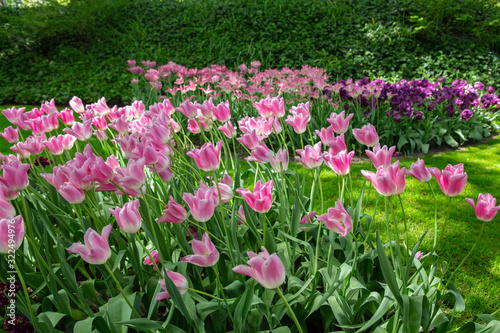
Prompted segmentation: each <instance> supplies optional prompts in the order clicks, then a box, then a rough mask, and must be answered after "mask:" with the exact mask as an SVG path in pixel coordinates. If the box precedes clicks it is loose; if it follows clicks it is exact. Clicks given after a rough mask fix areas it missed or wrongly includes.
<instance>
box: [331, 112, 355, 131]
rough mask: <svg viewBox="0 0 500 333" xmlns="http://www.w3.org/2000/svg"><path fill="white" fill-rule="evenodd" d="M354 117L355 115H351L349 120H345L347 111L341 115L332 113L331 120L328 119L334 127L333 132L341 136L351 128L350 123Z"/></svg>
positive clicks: (348, 117)
mask: <svg viewBox="0 0 500 333" xmlns="http://www.w3.org/2000/svg"><path fill="white" fill-rule="evenodd" d="M353 116H354V114H353V113H351V114H350V115H349V116H347V118H345V111H342V112H341V113H340V114H336V113H335V112H332V114H331V115H330V118H329V119H327V121H328V122H329V123H330V124H331V125H332V127H333V131H334V132H335V133H337V134H341V133H345V132H347V129H348V128H349V121H350V120H351V119H352V117H353Z"/></svg>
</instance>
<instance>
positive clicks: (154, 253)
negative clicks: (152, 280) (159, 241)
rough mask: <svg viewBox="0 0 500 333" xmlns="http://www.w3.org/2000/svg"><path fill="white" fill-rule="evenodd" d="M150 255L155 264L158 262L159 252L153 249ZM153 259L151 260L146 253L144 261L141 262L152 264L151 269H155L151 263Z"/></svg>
mask: <svg viewBox="0 0 500 333" xmlns="http://www.w3.org/2000/svg"><path fill="white" fill-rule="evenodd" d="M150 254H151V257H152V258H153V260H154V261H155V263H156V265H158V264H159V263H160V254H159V253H158V251H156V250H154V251H151V253H150ZM153 260H151V258H150V257H149V256H148V255H146V258H144V261H143V262H142V264H143V265H148V266H153V269H154V270H155V271H156V267H155V266H154V264H153Z"/></svg>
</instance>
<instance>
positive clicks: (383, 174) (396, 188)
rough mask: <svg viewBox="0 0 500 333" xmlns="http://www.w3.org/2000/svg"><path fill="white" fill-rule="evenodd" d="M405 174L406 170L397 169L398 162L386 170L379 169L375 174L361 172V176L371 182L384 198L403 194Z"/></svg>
mask: <svg viewBox="0 0 500 333" xmlns="http://www.w3.org/2000/svg"><path fill="white" fill-rule="evenodd" d="M405 172H406V168H403V169H399V161H396V162H395V163H394V164H392V165H391V166H389V167H388V168H387V169H384V167H379V168H378V169H377V172H376V173H373V172H371V171H366V170H361V173H362V174H363V176H365V177H366V178H368V180H369V181H371V182H372V184H373V187H375V190H377V192H378V193H380V194H382V195H383V196H386V197H387V196H391V195H397V194H401V193H403V191H404V189H405V185H406V181H405Z"/></svg>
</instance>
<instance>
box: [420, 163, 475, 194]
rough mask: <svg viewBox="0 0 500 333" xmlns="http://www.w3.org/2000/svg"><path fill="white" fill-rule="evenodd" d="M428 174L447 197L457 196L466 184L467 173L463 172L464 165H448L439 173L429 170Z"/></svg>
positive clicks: (433, 169) (437, 170)
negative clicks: (435, 180) (434, 178)
mask: <svg viewBox="0 0 500 333" xmlns="http://www.w3.org/2000/svg"><path fill="white" fill-rule="evenodd" d="M428 170H429V172H430V173H431V174H432V175H433V176H434V177H436V179H437V182H438V184H439V187H441V190H442V191H443V193H444V194H446V195H447V196H449V197H454V196H457V195H459V194H460V193H461V192H462V191H463V189H464V187H465V185H466V184H467V173H465V172H464V164H463V163H460V164H457V165H455V166H452V165H451V164H448V165H447V166H446V168H445V169H444V170H443V172H442V173H441V170H439V169H438V168H429V169H428Z"/></svg>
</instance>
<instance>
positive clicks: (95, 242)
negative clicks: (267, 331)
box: [66, 224, 111, 265]
mask: <svg viewBox="0 0 500 333" xmlns="http://www.w3.org/2000/svg"><path fill="white" fill-rule="evenodd" d="M110 233H111V224H108V225H107V226H105V227H104V228H102V234H101V235H99V234H98V233H97V231H95V230H93V229H90V228H89V229H87V231H86V232H85V235H84V236H83V240H84V244H81V243H73V245H71V246H70V247H69V248H67V249H66V250H67V251H68V252H70V253H76V254H79V255H80V256H81V257H82V259H83V260H85V261H86V262H88V263H89V264H93V265H101V264H104V263H106V262H107V261H108V259H109V258H111V249H110V248H109V244H108V238H109V234H110Z"/></svg>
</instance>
